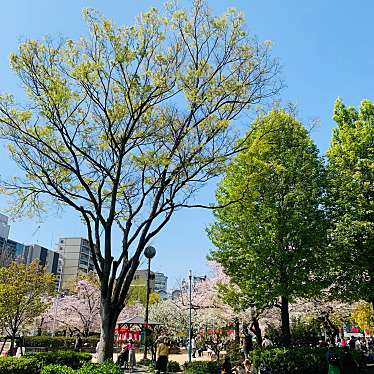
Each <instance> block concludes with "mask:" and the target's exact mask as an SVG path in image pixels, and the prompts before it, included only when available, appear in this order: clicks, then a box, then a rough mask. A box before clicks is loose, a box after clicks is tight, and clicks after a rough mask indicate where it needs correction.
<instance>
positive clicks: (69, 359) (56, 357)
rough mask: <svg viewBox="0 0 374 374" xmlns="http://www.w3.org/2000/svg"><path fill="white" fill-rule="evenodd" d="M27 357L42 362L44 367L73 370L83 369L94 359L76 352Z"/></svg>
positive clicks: (57, 352) (29, 354)
mask: <svg viewBox="0 0 374 374" xmlns="http://www.w3.org/2000/svg"><path fill="white" fill-rule="evenodd" d="M25 357H35V358H37V359H38V360H39V361H40V362H42V363H43V365H49V364H58V365H66V366H69V367H71V368H73V369H78V368H80V367H82V366H83V365H84V364H85V363H86V362H89V361H91V359H92V355H91V354H90V353H85V352H75V351H56V352H40V353H28V354H27V355H26V356H25Z"/></svg>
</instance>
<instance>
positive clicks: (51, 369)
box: [40, 361, 122, 374]
mask: <svg viewBox="0 0 374 374" xmlns="http://www.w3.org/2000/svg"><path fill="white" fill-rule="evenodd" d="M40 374H122V372H121V369H120V368H119V367H118V366H117V365H115V364H114V363H113V362H112V361H107V362H104V363H103V364H101V365H97V364H85V365H84V366H83V367H82V368H80V369H77V370H73V369H71V368H69V367H68V366H64V365H48V366H45V367H44V368H43V369H42V371H41V373H40Z"/></svg>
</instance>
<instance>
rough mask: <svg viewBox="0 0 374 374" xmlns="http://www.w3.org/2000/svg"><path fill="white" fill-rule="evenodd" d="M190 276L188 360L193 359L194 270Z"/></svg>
mask: <svg viewBox="0 0 374 374" xmlns="http://www.w3.org/2000/svg"><path fill="white" fill-rule="evenodd" d="M188 278H189V299H190V306H189V312H190V313H189V314H190V318H189V329H188V362H191V361H192V271H191V270H190V271H189V273H188Z"/></svg>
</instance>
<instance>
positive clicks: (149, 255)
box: [144, 246, 156, 359]
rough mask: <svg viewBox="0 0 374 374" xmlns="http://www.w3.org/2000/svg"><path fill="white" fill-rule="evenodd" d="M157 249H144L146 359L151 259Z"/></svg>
mask: <svg viewBox="0 0 374 374" xmlns="http://www.w3.org/2000/svg"><path fill="white" fill-rule="evenodd" d="M155 255H156V249H155V248H154V247H151V246H149V247H147V248H146V249H145V250H144V256H145V257H146V258H147V259H148V271H147V291H146V292H147V293H146V297H145V318H144V327H145V328H144V359H146V358H147V348H148V344H147V328H148V314H149V294H150V277H151V259H152V258H153V257H155Z"/></svg>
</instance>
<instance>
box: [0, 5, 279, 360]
mask: <svg viewBox="0 0 374 374" xmlns="http://www.w3.org/2000/svg"><path fill="white" fill-rule="evenodd" d="M85 17H86V20H87V22H88V25H89V31H90V33H89V36H88V37H85V38H81V39H79V40H78V41H73V40H62V41H59V42H57V43H56V42H53V41H51V40H50V39H46V40H45V41H43V42H40V41H35V40H28V41H26V42H24V43H22V44H21V45H20V47H19V51H18V53H15V54H13V55H11V66H12V68H13V70H14V71H15V73H16V74H17V75H18V77H19V78H20V79H21V82H22V84H23V87H24V89H25V92H26V95H27V97H28V100H29V101H28V104H26V103H25V104H24V105H22V106H21V105H17V102H16V101H15V100H14V99H13V97H12V96H9V95H3V96H1V99H0V123H1V124H2V126H1V127H0V134H1V138H2V139H5V140H6V141H7V142H8V144H9V150H10V154H11V156H12V158H13V159H14V161H15V162H16V164H17V165H18V166H19V167H20V168H21V169H22V171H23V176H22V177H20V178H13V179H12V180H10V181H8V182H7V183H5V184H4V185H5V187H6V190H7V191H8V192H10V193H11V194H12V196H13V197H15V209H16V210H18V211H24V210H30V209H31V210H33V211H35V210H36V211H40V210H42V209H43V208H45V207H46V204H48V203H52V204H56V203H57V204H61V205H62V206H63V207H69V208H72V209H74V210H75V211H76V212H77V214H79V215H80V216H81V217H82V219H83V221H84V222H85V224H86V226H87V237H88V240H89V244H90V248H91V251H92V254H93V260H94V263H95V268H96V271H97V273H98V276H99V278H100V283H101V317H102V325H101V344H100V347H101V352H100V354H99V361H102V360H104V359H107V358H110V357H112V351H113V344H112V342H113V337H114V336H113V331H114V326H115V323H116V320H117V317H118V315H119V313H120V311H121V309H122V308H123V307H124V304H125V299H126V296H127V293H128V290H129V287H130V284H131V281H132V279H133V276H134V273H135V270H136V269H137V267H138V264H139V258H140V256H141V254H142V252H143V250H144V248H145V246H146V245H147V243H148V242H149V241H150V240H151V239H152V238H154V237H155V235H157V233H158V232H159V231H160V230H161V229H162V228H163V227H164V226H165V225H166V224H167V223H168V221H169V220H170V218H171V217H172V215H173V213H174V212H175V211H176V210H177V209H179V208H181V207H184V206H191V205H189V201H190V197H191V196H192V195H193V194H194V192H196V191H197V190H198V189H199V187H201V186H203V185H204V184H205V183H206V182H208V181H209V180H210V179H212V178H214V177H216V176H217V175H219V174H220V173H221V172H222V169H223V166H224V164H225V162H226V161H227V160H228V158H230V157H231V156H232V155H233V154H234V153H235V152H236V149H237V147H238V146H240V145H238V144H237V143H236V142H234V139H235V136H234V135H233V134H232V133H231V127H232V125H231V124H232V122H233V120H234V119H236V118H237V117H238V116H239V114H241V113H242V112H243V111H245V110H247V109H248V108H249V107H250V105H251V104H253V103H259V102H261V101H262V100H263V99H265V98H267V97H270V96H272V95H273V94H274V93H276V92H277V91H278V89H279V86H280V85H279V84H278V81H277V80H275V79H274V77H275V76H276V74H277V70H278V66H277V64H276V63H275V62H274V61H273V60H272V59H271V58H270V57H269V44H268V43H264V44H261V43H258V42H256V40H254V39H253V38H252V37H250V36H249V35H248V34H247V32H246V31H245V26H244V20H243V17H242V15H241V14H239V13H237V12H236V11H234V10H230V11H228V12H227V13H225V14H224V15H223V16H220V17H215V16H213V15H212V13H211V12H210V10H209V9H208V8H207V6H206V5H205V4H204V1H201V0H196V1H195V2H194V3H193V6H192V8H191V10H190V11H186V10H183V9H173V8H168V9H167V10H166V13H164V14H161V13H160V12H159V11H158V10H157V9H154V8H153V9H151V10H150V11H148V12H145V13H142V14H141V15H140V16H139V17H138V18H137V20H136V22H135V24H134V25H131V26H124V27H117V26H115V25H114V24H113V23H112V22H111V21H109V20H107V19H104V18H103V17H101V16H99V15H97V14H96V13H95V12H93V11H86V12H85ZM192 205H204V204H192ZM115 230H119V231H120V232H121V233H122V246H119V247H117V248H113V244H112V240H113V232H114V231H115ZM113 250H115V251H113ZM118 252H119V256H115V253H118Z"/></svg>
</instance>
